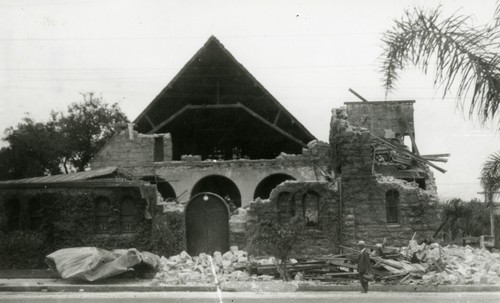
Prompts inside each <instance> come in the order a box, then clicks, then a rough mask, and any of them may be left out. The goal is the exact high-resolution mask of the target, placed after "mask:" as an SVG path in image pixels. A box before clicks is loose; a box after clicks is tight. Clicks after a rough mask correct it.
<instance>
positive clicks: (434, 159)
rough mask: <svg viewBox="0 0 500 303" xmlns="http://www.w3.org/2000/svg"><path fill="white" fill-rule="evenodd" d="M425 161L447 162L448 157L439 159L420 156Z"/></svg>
mask: <svg viewBox="0 0 500 303" xmlns="http://www.w3.org/2000/svg"><path fill="white" fill-rule="evenodd" d="M422 158H424V159H425V160H427V161H432V162H443V163H446V162H448V159H441V158H427V157H422Z"/></svg>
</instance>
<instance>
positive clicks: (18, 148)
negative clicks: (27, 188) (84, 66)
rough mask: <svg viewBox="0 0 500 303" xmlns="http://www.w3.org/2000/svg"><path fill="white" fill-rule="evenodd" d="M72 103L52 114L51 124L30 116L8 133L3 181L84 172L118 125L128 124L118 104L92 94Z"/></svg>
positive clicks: (0, 152) (0, 169)
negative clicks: (66, 108) (65, 110)
mask: <svg viewBox="0 0 500 303" xmlns="http://www.w3.org/2000/svg"><path fill="white" fill-rule="evenodd" d="M82 95H83V102H81V103H73V104H71V105H70V106H69V107H68V110H67V112H66V113H63V112H52V113H51V116H50V119H49V121H48V122H45V123H42V122H35V121H34V120H33V119H32V118H31V117H30V116H29V115H28V116H26V117H24V118H23V119H22V121H21V122H20V123H19V124H18V125H17V126H16V127H9V128H7V129H6V130H5V136H4V138H3V140H4V141H6V142H7V143H8V144H9V145H8V146H7V147H3V148H2V149H0V179H2V180H6V179H19V178H27V177H35V176H42V175H52V174H59V173H61V172H62V170H64V172H65V173H68V172H70V171H71V170H77V171H83V170H84V169H85V168H86V167H87V166H88V164H89V162H90V160H91V159H92V157H93V156H94V155H95V154H96V153H97V151H98V150H99V149H100V148H101V147H102V146H103V145H104V144H105V142H106V141H107V140H108V139H109V138H110V137H111V136H112V134H113V127H114V125H115V124H116V123H117V122H124V121H127V117H126V116H125V114H124V113H123V112H122V111H121V110H120V108H119V107H118V105H117V104H116V103H115V104H112V105H108V104H106V103H105V102H104V101H103V100H102V97H95V96H94V94H93V93H86V94H82Z"/></svg>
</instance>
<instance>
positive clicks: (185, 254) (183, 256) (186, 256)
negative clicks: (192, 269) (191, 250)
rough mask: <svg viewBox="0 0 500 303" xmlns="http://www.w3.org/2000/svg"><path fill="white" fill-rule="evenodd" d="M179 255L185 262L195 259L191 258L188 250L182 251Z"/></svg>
mask: <svg viewBox="0 0 500 303" xmlns="http://www.w3.org/2000/svg"><path fill="white" fill-rule="evenodd" d="M179 257H180V259H181V260H182V261H184V262H186V261H187V260H190V261H193V259H192V258H191V256H190V255H189V254H188V253H187V252H185V251H182V252H181V253H180V255H179Z"/></svg>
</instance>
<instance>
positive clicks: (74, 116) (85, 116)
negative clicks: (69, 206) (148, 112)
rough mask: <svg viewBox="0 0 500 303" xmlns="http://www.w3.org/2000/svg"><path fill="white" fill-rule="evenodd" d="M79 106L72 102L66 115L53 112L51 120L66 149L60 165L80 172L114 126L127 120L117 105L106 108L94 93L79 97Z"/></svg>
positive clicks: (109, 134)
mask: <svg viewBox="0 0 500 303" xmlns="http://www.w3.org/2000/svg"><path fill="white" fill-rule="evenodd" d="M82 96H83V102H82V103H73V104H72V105H70V106H69V107H68V112H67V113H66V114H65V113H62V112H59V113H56V112H53V113H52V121H53V123H54V124H55V125H56V128H57V130H58V131H59V132H60V133H61V135H62V136H63V140H64V142H65V146H66V152H65V153H64V160H63V166H64V168H65V171H66V172H68V170H69V168H68V164H69V165H71V166H72V167H74V168H75V169H76V170H77V171H83V170H85V168H86V167H87V166H88V164H89V162H90V160H91V159H92V157H93V156H94V155H95V154H96V153H97V152H98V151H99V150H100V149H101V148H102V147H103V146H104V144H105V143H106V141H107V140H109V138H111V136H112V135H113V128H114V125H115V124H116V123H118V122H126V121H128V120H127V117H126V116H125V114H124V113H123V112H122V111H121V109H120V108H119V106H118V104H117V103H114V104H112V105H108V104H107V103H104V102H103V100H102V97H96V96H95V95H94V93H92V92H90V93H86V94H82Z"/></svg>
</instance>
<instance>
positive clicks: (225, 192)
mask: <svg viewBox="0 0 500 303" xmlns="http://www.w3.org/2000/svg"><path fill="white" fill-rule="evenodd" d="M202 192H209V193H214V194H217V195H219V196H221V197H222V198H223V199H224V200H225V201H226V203H227V204H228V205H229V207H230V208H234V207H241V193H240V190H239V189H238V186H236V184H235V183H234V182H233V181H232V180H231V179H229V178H227V177H224V176H220V175H210V176H206V177H204V178H202V179H200V180H199V181H198V182H196V184H195V185H194V186H193V189H192V190H191V197H194V196H195V195H197V194H199V193H202Z"/></svg>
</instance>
